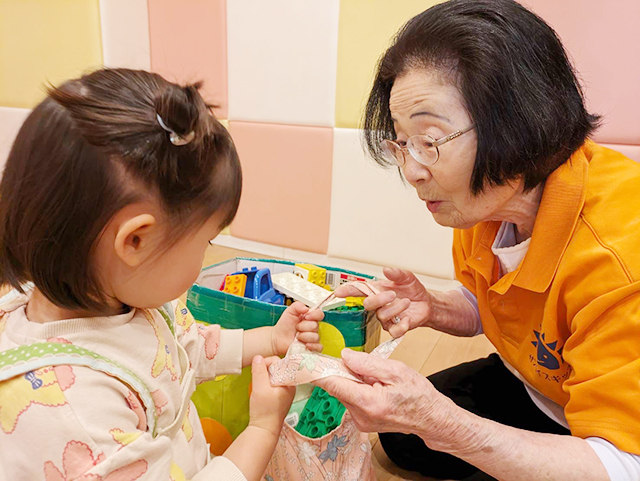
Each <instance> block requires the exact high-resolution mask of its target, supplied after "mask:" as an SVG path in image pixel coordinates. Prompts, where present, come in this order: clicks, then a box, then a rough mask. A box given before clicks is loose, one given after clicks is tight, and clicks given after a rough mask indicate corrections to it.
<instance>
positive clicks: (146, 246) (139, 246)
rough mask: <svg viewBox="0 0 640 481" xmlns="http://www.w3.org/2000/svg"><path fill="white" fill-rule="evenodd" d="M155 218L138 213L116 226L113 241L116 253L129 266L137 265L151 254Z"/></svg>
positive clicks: (155, 228) (155, 227)
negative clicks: (116, 229)
mask: <svg viewBox="0 0 640 481" xmlns="http://www.w3.org/2000/svg"><path fill="white" fill-rule="evenodd" d="M157 227H158V226H157V223H156V218H155V217H154V216H152V215H151V214H140V215H137V216H135V217H131V218H130V219H127V220H126V221H125V222H124V223H123V224H121V225H120V227H119V228H118V232H117V233H116V238H115V241H114V246H113V247H114V249H115V251H116V254H117V255H118V257H120V259H122V261H123V262H124V263H125V264H126V265H128V266H129V267H137V266H139V265H140V264H142V263H143V262H144V261H145V259H146V258H147V257H149V255H150V254H151V252H152V250H153V246H154V242H152V240H153V238H154V236H155V235H156V232H155V231H156V230H157Z"/></svg>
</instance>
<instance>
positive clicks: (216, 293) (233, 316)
mask: <svg viewBox="0 0 640 481" xmlns="http://www.w3.org/2000/svg"><path fill="white" fill-rule="evenodd" d="M295 264H296V262H291V261H281V260H271V259H251V258H245V257H237V258H235V259H229V260H227V261H224V262H221V263H218V264H214V265H212V266H210V267H207V268H205V269H203V270H202V272H201V273H200V276H199V277H198V279H197V281H196V283H195V284H194V285H193V286H192V287H191V289H189V292H188V294H187V307H188V308H189V310H190V311H191V313H192V314H193V316H194V317H195V319H196V320H197V321H199V322H203V323H208V324H219V325H220V326H222V327H223V328H225V329H253V328H256V327H263V326H273V325H275V324H276V322H278V319H279V318H280V315H281V314H282V313H283V312H284V310H285V309H286V306H278V305H274V304H269V303H266V302H262V301H258V300H254V299H248V298H245V297H239V296H235V295H233V294H229V293H226V292H223V291H220V288H221V287H222V285H223V283H224V280H225V277H226V276H227V275H230V274H233V273H235V272H238V271H241V270H242V269H243V268H251V267H257V268H258V269H262V268H269V269H270V271H271V274H272V275H273V274H278V273H280V272H293V270H294V266H295ZM316 265H317V266H318V267H322V268H324V269H326V270H327V276H328V277H329V276H332V280H334V281H336V283H339V282H337V280H338V279H341V280H342V281H343V282H346V281H349V280H373V279H374V277H372V276H369V275H366V274H361V273H358V272H353V271H348V270H343V269H337V268H334V267H327V266H322V265H318V264H316ZM333 276H337V277H333ZM327 292H328V291H327ZM379 340H380V324H379V323H378V322H377V319H375V314H374V313H369V312H366V311H363V310H353V311H349V310H346V311H345V310H342V311H335V310H334V311H325V317H324V321H323V323H321V325H320V341H321V342H322V343H323V344H325V351H323V352H325V353H326V354H330V355H339V352H340V350H341V348H342V347H349V348H351V349H355V350H364V351H366V352H370V351H371V350H373V349H374V348H375V347H376V346H377V345H378V343H379ZM250 385H251V367H246V368H244V369H243V370H242V374H239V375H228V376H220V377H219V378H217V379H216V380H214V381H208V382H205V383H202V384H200V385H199V386H198V388H197V389H196V392H195V393H194V395H193V401H194V403H195V405H196V408H197V409H198V415H199V416H200V418H201V420H202V424H203V428H204V431H205V435H206V436H207V439H208V440H209V442H210V444H211V447H212V452H213V453H214V454H222V452H224V450H225V449H226V446H227V445H228V444H230V442H231V440H232V439H235V438H236V437H237V436H238V435H239V434H240V433H241V432H242V431H243V430H244V428H246V426H247V424H248V422H249V395H250ZM221 439H223V440H227V441H226V442H222V443H221V442H220V440H221Z"/></svg>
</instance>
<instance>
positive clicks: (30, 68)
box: [0, 0, 102, 108]
mask: <svg viewBox="0 0 640 481" xmlns="http://www.w3.org/2000/svg"><path fill="white" fill-rule="evenodd" d="M101 64H102V45H101V39H100V12H99V7H98V0H55V1H51V0H0V105H2V106H5V107H19V108H31V107H33V106H34V105H35V104H37V103H38V102H39V101H40V100H42V99H43V98H44V85H45V84H48V83H51V84H53V85H57V84H59V83H61V82H62V81H63V80H66V79H68V78H71V77H77V76H79V75H81V74H82V73H84V72H86V71H88V70H91V69H95V68H97V67H99V66H100V65H101Z"/></svg>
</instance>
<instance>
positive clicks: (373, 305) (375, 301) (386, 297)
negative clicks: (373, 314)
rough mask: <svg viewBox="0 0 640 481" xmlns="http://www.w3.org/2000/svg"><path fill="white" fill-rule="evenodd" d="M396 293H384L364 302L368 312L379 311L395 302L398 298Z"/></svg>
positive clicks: (370, 297)
mask: <svg viewBox="0 0 640 481" xmlns="http://www.w3.org/2000/svg"><path fill="white" fill-rule="evenodd" d="M396 297H397V296H396V293H395V292H393V291H384V292H381V293H380V294H376V295H375V296H369V297H367V298H366V299H365V300H364V303H363V305H364V308H365V309H366V310H367V311H377V310H378V309H380V308H381V307H382V306H384V305H386V304H389V303H390V302H393V300H394V299H395V298H396Z"/></svg>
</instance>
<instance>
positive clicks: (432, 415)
mask: <svg viewBox="0 0 640 481" xmlns="http://www.w3.org/2000/svg"><path fill="white" fill-rule="evenodd" d="M342 359H343V361H344V363H345V365H346V366H347V367H348V368H349V369H351V370H352V371H354V372H355V373H357V374H359V375H360V376H361V377H363V379H364V381H365V384H360V383H357V382H355V381H351V380H348V379H345V378H342V377H338V376H332V377H328V378H325V379H321V380H318V381H315V382H314V384H317V385H318V386H320V387H321V388H323V389H324V390H326V391H327V392H328V393H329V394H331V395H332V396H334V397H336V398H338V399H339V400H340V401H341V402H342V403H343V404H344V405H345V407H346V408H347V409H348V410H349V412H350V413H351V416H352V417H353V421H354V422H355V424H356V426H357V427H358V429H359V430H360V431H363V432H369V433H371V432H400V433H405V434H418V435H419V436H420V437H423V439H424V441H425V443H427V445H429V444H430V442H429V441H430V440H433V441H434V444H435V445H437V444H439V443H438V440H440V439H442V438H444V437H445V436H446V435H447V418H448V416H450V415H451V414H452V413H453V410H455V409H457V408H456V406H455V405H454V404H453V402H452V401H451V400H450V399H449V398H447V397H445V396H443V395H442V394H441V393H439V392H438V391H437V390H436V389H435V387H434V386H433V384H431V383H430V382H429V381H428V380H427V378H425V377H424V376H422V375H421V374H419V373H418V372H416V371H414V370H413V369H411V368H409V367H408V366H407V365H405V364H403V363H402V362H400V361H393V360H385V359H381V358H379V357H375V356H371V355H369V354H365V353H362V352H356V351H352V350H350V349H345V350H343V351H342Z"/></svg>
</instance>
